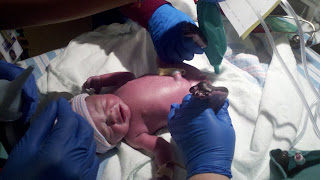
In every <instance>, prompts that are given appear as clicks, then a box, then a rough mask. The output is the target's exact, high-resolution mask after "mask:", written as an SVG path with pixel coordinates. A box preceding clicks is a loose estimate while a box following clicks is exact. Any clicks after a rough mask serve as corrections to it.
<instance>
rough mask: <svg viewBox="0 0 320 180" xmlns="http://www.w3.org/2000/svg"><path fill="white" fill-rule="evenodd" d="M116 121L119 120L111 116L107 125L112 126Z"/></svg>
mask: <svg viewBox="0 0 320 180" xmlns="http://www.w3.org/2000/svg"><path fill="white" fill-rule="evenodd" d="M116 122H117V121H116V120H115V119H114V118H112V117H109V118H108V119H107V125H108V126H112V125H114V124H115V123H116Z"/></svg>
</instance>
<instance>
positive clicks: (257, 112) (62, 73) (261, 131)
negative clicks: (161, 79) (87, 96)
mask: <svg viewBox="0 0 320 180" xmlns="http://www.w3.org/2000/svg"><path fill="white" fill-rule="evenodd" d="M191 4H192V3H190V5H191ZM178 5H179V3H178ZM191 9H192V8H191ZM225 23H227V21H225ZM225 27H226V33H227V36H228V50H227V52H226V55H225V57H224V58H225V59H224V60H223V62H222V65H221V74H219V75H216V74H215V73H214V72H213V68H212V67H211V66H210V65H209V62H208V59H207V58H206V56H205V55H196V56H195V58H194V60H193V61H191V62H188V63H189V64H191V65H193V66H195V67H197V68H198V69H200V70H201V71H203V72H204V73H206V74H207V75H208V76H209V77H210V79H211V80H212V81H213V85H216V86H225V87H227V88H228V89H229V92H230V95H229V100H230V107H229V112H230V116H231V118H232V121H233V125H234V128H235V131H236V137H237V140H236V150H235V156H234V161H233V164H232V172H233V176H234V179H276V178H275V177H276V175H275V174H274V173H273V171H272V170H271V169H272V167H270V165H269V159H270V158H269V155H268V153H269V151H270V150H271V149H275V148H281V149H289V147H290V144H291V143H292V142H293V140H294V139H295V137H296V134H297V132H298V131H300V130H299V129H300V128H301V119H302V116H303V107H302V104H301V101H300V100H299V98H298V95H297V94H296V93H295V91H294V89H293V86H292V85H291V83H290V82H289V80H288V78H287V77H286V75H285V73H284V71H283V70H282V68H281V66H280V64H279V61H278V60H277V58H276V57H274V56H273V55H272V53H270V52H271V51H270V49H269V48H268V45H267V43H266V41H265V39H264V37H263V35H254V36H250V38H248V39H246V40H245V41H242V40H241V39H240V38H237V35H236V34H235V33H234V31H233V28H232V27H230V26H228V24H226V25H225ZM275 40H276V43H277V47H278V48H279V51H280V54H281V55H282V56H283V57H286V58H285V59H284V60H285V62H286V63H287V64H288V67H289V69H290V71H291V72H292V73H293V75H294V77H295V78H296V79H297V80H298V81H299V83H301V84H302V85H305V83H306V82H305V80H304V78H303V76H302V75H301V72H300V71H299V70H297V66H299V63H296V60H295V57H294V54H295V53H293V52H292V50H291V48H290V46H289V43H288V41H287V39H286V38H285V37H283V36H277V35H275ZM124 49H125V51H124ZM61 51H62V50H57V51H54V53H55V54H56V55H57V56H56V57H55V58H53V59H52V58H49V56H48V55H46V54H44V55H42V56H40V57H35V58H32V59H29V60H27V61H22V62H20V63H19V64H20V66H22V67H26V66H27V65H30V64H36V65H37V66H43V67H44V66H45V65H46V64H49V65H48V66H47V67H46V68H43V67H38V69H37V68H36V71H38V73H39V74H38V75H37V76H36V78H37V85H38V89H39V92H40V94H41V95H46V94H50V93H51V92H58V93H63V92H68V93H71V94H72V95H77V94H79V93H80V92H81V85H82V83H83V82H84V81H85V80H86V79H87V78H88V77H89V76H93V75H100V74H104V73H109V72H115V71H131V72H133V73H134V74H135V75H136V76H140V75H143V74H145V73H155V72H156V64H155V61H154V60H155V59H156V53H155V51H154V48H153V44H152V41H151V38H150V36H149V34H148V33H147V32H146V31H145V29H143V28H141V27H140V26H138V25H137V24H135V23H133V22H131V21H128V22H126V23H125V24H112V25H109V26H103V27H100V28H98V29H97V30H95V31H93V32H89V33H86V34H83V35H81V36H79V37H78V38H76V39H74V40H73V41H71V42H70V43H69V45H68V46H67V47H66V48H65V49H64V50H63V51H62V52H61ZM49 54H51V55H52V54H53V52H50V53H49ZM43 56H47V58H46V57H43ZM50 57H53V56H50ZM312 57H314V59H315V61H317V62H319V58H318V59H317V57H316V56H312ZM50 60H51V62H50V63H48V62H49V61H50ZM32 62H33V63H32ZM310 63H311V64H312V65H314V64H316V63H315V62H314V61H310ZM84 65H85V66H84ZM314 66H315V68H317V67H318V66H317V65H314ZM317 69H319V68H317ZM315 80H317V79H316V78H315ZM304 87H307V86H304ZM304 91H305V92H306V94H307V95H308V97H307V98H308V100H312V98H314V97H313V96H312V93H309V92H310V91H309V90H308V89H307V88H304ZM158 134H159V136H162V137H164V138H165V139H166V140H167V141H169V142H171V143H172V145H173V146H175V144H174V142H173V141H172V139H171V137H170V134H169V133H168V132H167V130H166V129H163V130H162V131H161V132H159V133H158ZM296 148H297V149H301V150H312V149H318V148H320V144H319V140H318V139H316V138H315V136H314V133H313V131H312V126H310V125H309V126H308V129H307V133H306V135H305V137H304V138H303V139H302V140H301V142H300V143H299V144H297V146H296ZM175 150H176V151H175V154H176V157H177V161H178V162H181V157H180V156H179V153H178V149H177V148H175ZM100 158H101V159H102V160H103V161H102V163H101V165H100V169H99V173H98V179H151V178H152V177H153V174H154V172H155V167H154V163H153V161H152V157H150V156H148V155H146V154H145V153H144V152H141V151H137V150H135V149H133V148H131V147H130V146H128V145H127V144H126V143H124V142H121V143H119V145H118V146H117V148H116V149H114V150H113V151H110V152H109V153H107V154H105V155H101V156H100ZM181 163H182V162H181ZM185 175H186V172H185V171H184V170H183V169H176V171H175V179H185Z"/></svg>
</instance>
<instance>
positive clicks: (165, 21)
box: [148, 4, 206, 63]
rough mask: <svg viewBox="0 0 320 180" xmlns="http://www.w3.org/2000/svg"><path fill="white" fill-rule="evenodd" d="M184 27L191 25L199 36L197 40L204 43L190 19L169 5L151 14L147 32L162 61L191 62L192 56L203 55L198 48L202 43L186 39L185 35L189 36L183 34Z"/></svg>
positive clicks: (189, 38) (204, 40)
mask: <svg viewBox="0 0 320 180" xmlns="http://www.w3.org/2000/svg"><path fill="white" fill-rule="evenodd" d="M186 25H187V26H188V25H189V26H190V25H192V26H193V28H192V30H193V31H195V32H194V33H197V34H198V35H199V36H200V39H199V38H198V40H199V41H203V42H204V43H206V39H205V37H204V36H203V35H202V33H201V32H200V30H199V28H198V27H197V26H195V23H194V22H193V21H192V19H191V18H190V17H189V16H188V15H186V14H185V13H183V12H181V11H179V10H177V9H176V8H174V7H172V6H171V5H169V4H164V5H162V6H160V7H159V8H158V9H157V10H156V11H155V12H154V13H153V14H152V16H151V18H150V20H149V22H148V31H149V32H150V35H151V38H152V41H153V44H154V46H155V49H156V51H157V53H158V56H159V57H160V59H161V60H162V61H165V62H170V63H173V62H182V61H183V60H192V59H193V56H194V54H202V53H203V49H202V48H201V47H200V46H199V45H201V44H203V43H197V44H196V43H195V42H194V40H193V38H192V37H186V33H187V34H188V35H190V34H191V33H190V32H185V30H184V29H185V27H186ZM189 29H190V28H189ZM188 35H187V36H188ZM198 44H199V45H198Z"/></svg>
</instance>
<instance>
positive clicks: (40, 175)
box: [0, 99, 99, 179]
mask: <svg viewBox="0 0 320 180" xmlns="http://www.w3.org/2000/svg"><path fill="white" fill-rule="evenodd" d="M55 119H57V123H56V124H55V125H54V121H55ZM95 152H96V144H95V142H94V140H93V129H92V127H91V126H90V125H89V124H88V122H87V121H86V120H85V119H83V118H82V117H81V116H80V115H78V114H76V113H75V112H73V111H72V109H71V107H70V105H69V103H68V102H67V101H66V100H65V99H59V101H58V102H54V103H51V104H50V105H49V106H48V107H47V108H46V109H45V110H44V112H42V113H41V114H40V115H39V117H38V118H37V119H36V120H35V121H34V122H33V123H31V125H30V127H29V129H28V131H27V132H26V134H25V136H24V137H22V139H21V140H20V142H19V143H18V144H17V145H16V146H15V148H14V149H13V151H12V152H11V154H10V155H9V158H8V160H7V162H6V164H5V166H4V168H3V170H2V172H1V174H0V179H96V176H97V171H98V167H99V160H98V158H97V156H96V155H95Z"/></svg>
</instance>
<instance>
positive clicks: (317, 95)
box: [282, 0, 320, 99]
mask: <svg viewBox="0 0 320 180" xmlns="http://www.w3.org/2000/svg"><path fill="white" fill-rule="evenodd" d="M282 3H283V4H284V5H285V6H286V8H287V10H288V11H289V13H290V15H291V16H292V17H293V19H294V22H295V23H296V25H297V27H298V31H299V37H300V50H301V59H302V64H303V69H304V73H305V75H306V78H307V80H308V83H309V85H310V87H311V89H312V91H313V93H314V94H315V95H316V97H317V99H320V95H319V93H318V91H317V90H316V88H315V87H314V86H313V84H312V82H311V79H310V76H309V70H308V68H307V57H306V50H305V49H306V47H305V42H304V36H303V31H302V27H301V25H300V22H299V20H298V17H297V14H296V13H295V12H294V10H293V9H292V7H291V5H290V4H289V3H288V1H287V0H282Z"/></svg>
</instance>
